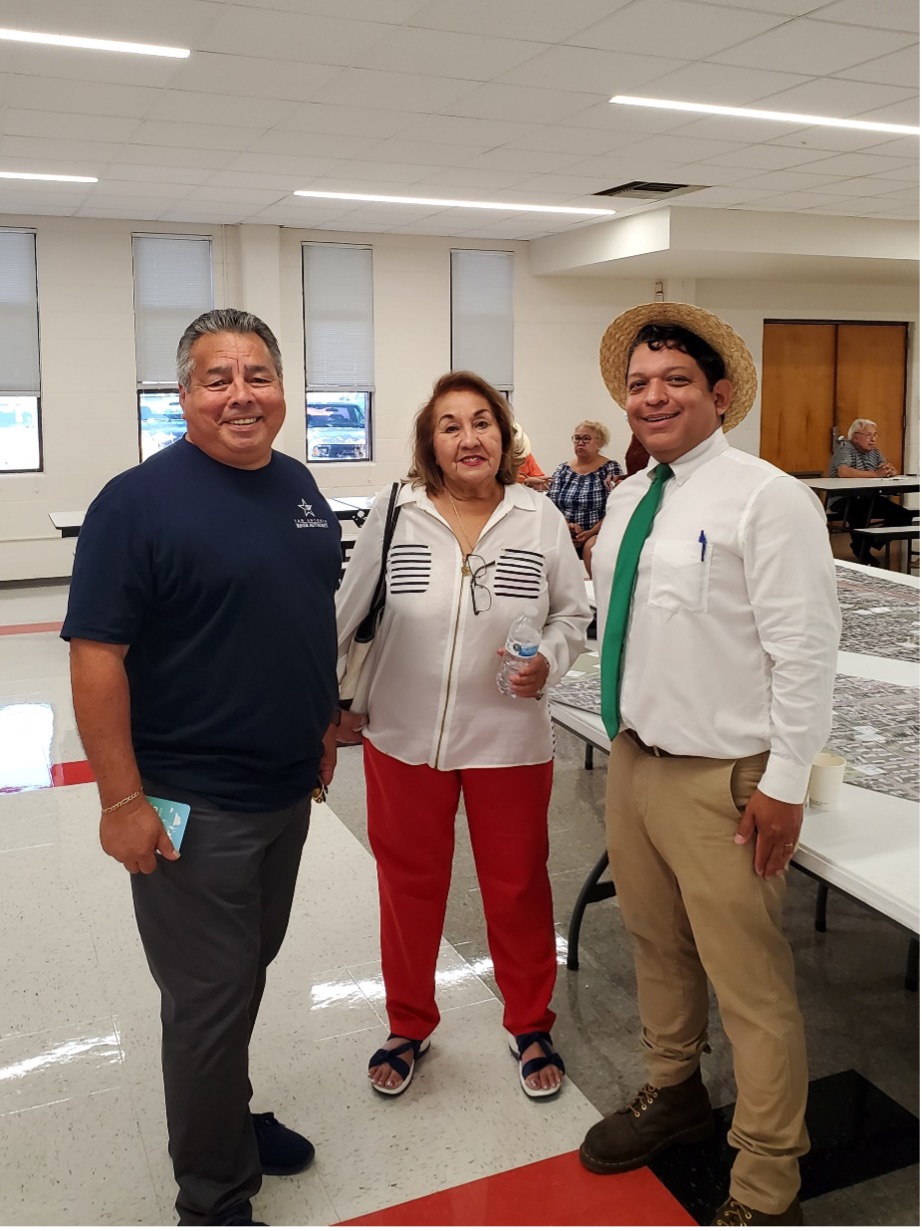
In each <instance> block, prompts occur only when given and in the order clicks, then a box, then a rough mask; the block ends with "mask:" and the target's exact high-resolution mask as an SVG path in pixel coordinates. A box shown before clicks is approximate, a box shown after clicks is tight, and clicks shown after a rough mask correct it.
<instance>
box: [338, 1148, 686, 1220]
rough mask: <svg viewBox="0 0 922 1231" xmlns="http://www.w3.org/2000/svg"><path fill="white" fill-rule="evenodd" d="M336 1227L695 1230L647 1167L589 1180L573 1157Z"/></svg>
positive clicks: (551, 1160)
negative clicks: (637, 1228) (685, 1228)
mask: <svg viewBox="0 0 922 1231" xmlns="http://www.w3.org/2000/svg"><path fill="white" fill-rule="evenodd" d="M336 1225H337V1226H340V1227H439V1226H443V1227H459V1226H462V1227H463V1226H469V1227H470V1226H473V1227H529V1226H531V1227H579V1226H582V1227H694V1226H697V1223H696V1222H695V1220H694V1219H693V1218H692V1216H691V1215H690V1214H689V1213H688V1211H687V1210H686V1209H684V1208H683V1207H682V1206H681V1205H679V1203H678V1201H676V1199H675V1197H673V1195H672V1194H671V1193H670V1192H669V1190H668V1189H667V1188H666V1187H665V1186H664V1185H662V1184H661V1183H660V1182H659V1180H658V1179H657V1178H656V1176H655V1175H654V1174H653V1172H652V1171H650V1170H649V1168H647V1167H642V1168H640V1170H639V1171H629V1172H626V1173H625V1174H624V1175H592V1174H591V1173H590V1172H588V1171H586V1169H585V1168H584V1167H582V1166H580V1162H579V1158H578V1155H577V1153H576V1151H575V1150H574V1151H572V1152H571V1153H569V1154H559V1155H558V1156H557V1157H556V1158H546V1159H543V1160H542V1161H541V1162H539V1163H529V1164H528V1165H527V1166H525V1167H515V1168H513V1169H512V1170H511V1171H502V1172H500V1173H499V1175H490V1176H486V1177H485V1178H484V1179H482V1180H472V1181H471V1182H470V1183H468V1184H459V1185H457V1187H455V1188H446V1189H445V1190H444V1192H440V1193H431V1194H430V1195H429V1196H428V1197H418V1198H417V1199H416V1200H415V1201H404V1202H403V1203H402V1204H401V1205H392V1206H391V1207H390V1208H389V1209H385V1210H379V1211H377V1212H376V1213H374V1214H364V1215H363V1216H362V1217H361V1218H349V1219H347V1220H346V1221H345V1222H341V1223H338V1224H336Z"/></svg>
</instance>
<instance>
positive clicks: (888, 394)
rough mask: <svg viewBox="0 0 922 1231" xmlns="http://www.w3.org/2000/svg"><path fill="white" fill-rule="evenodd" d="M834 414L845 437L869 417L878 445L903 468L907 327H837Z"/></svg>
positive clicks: (893, 463)
mask: <svg viewBox="0 0 922 1231" xmlns="http://www.w3.org/2000/svg"><path fill="white" fill-rule="evenodd" d="M838 331H839V344H838V348H837V351H838V354H837V362H836V399H835V417H836V423H837V424H838V427H839V431H840V432H841V433H842V435H844V434H845V433H846V432H847V431H848V427H849V424H850V423H851V422H852V421H853V420H854V419H873V420H874V422H875V423H876V424H877V447H878V449H880V451H881V453H883V455H884V457H885V458H886V459H887V461H888V462H890V464H891V465H893V466H895V467H896V469H897V473H899V474H902V472H903V417H904V412H905V405H906V342H907V337H906V326H905V325H863V324H855V325H845V324H842V325H839V326H838Z"/></svg>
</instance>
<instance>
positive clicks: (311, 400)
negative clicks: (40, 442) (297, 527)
mask: <svg viewBox="0 0 922 1231" xmlns="http://www.w3.org/2000/svg"><path fill="white" fill-rule="evenodd" d="M302 252H303V282H304V352H305V355H304V359H305V363H304V370H305V372H306V375H307V390H306V395H307V396H306V401H307V458H308V461H311V462H333V461H336V462H345V461H367V460H369V459H370V458H371V456H372V434H371V413H372V394H373V393H374V387H375V354H374V300H373V290H372V255H371V248H365V247H359V246H357V245H354V244H323V243H307V244H304V245H303V249H302Z"/></svg>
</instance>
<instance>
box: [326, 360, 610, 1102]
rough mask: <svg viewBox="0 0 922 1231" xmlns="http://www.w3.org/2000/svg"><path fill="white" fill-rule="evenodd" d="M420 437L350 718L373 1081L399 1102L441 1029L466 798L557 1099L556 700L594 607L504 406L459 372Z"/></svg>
mask: <svg viewBox="0 0 922 1231" xmlns="http://www.w3.org/2000/svg"><path fill="white" fill-rule="evenodd" d="M414 434H415V444H414V451H413V463H412V466H411V469H410V482H409V483H407V484H405V485H404V486H403V488H402V489H401V491H400V493H399V496H398V497H397V503H396V509H397V521H396V525H395V526H394V530H393V537H392V538H391V541H390V547H389V549H388V551H387V553H386V558H387V596H386V601H385V604H384V611H383V615H382V617H381V623H380V626H379V628H378V631H377V634H376V635H375V637H374V640H373V642H372V646H371V650H370V652H369V654H368V657H367V659H366V660H365V663H364V664H363V667H362V672H363V675H362V676H360V678H359V685H358V686H357V688H356V692H355V696H354V698H353V704H352V708H351V709H350V710H349V712H347V713H344V714H343V719H342V721H343V724H344V725H347V726H351V727H352V728H354V729H363V730H364V736H365V738H364V755H365V786H366V796H367V808H368V838H369V842H370V843H371V848H372V851H373V853H374V856H375V859H376V861H377V868H378V888H379V897H380V911H381V963H382V970H383V975H384V988H385V995H386V1005H387V1015H388V1023H389V1026H390V1031H391V1033H390V1037H389V1038H388V1040H387V1042H386V1044H385V1046H384V1047H382V1048H381V1049H380V1050H378V1051H376V1052H375V1054H374V1055H373V1056H372V1057H371V1059H370V1061H369V1064H368V1075H369V1077H370V1079H371V1083H372V1086H373V1088H374V1089H375V1090H376V1091H378V1092H379V1093H380V1094H387V1095H395V1094H400V1093H402V1092H403V1091H404V1090H405V1089H406V1088H407V1086H408V1085H409V1083H410V1081H411V1080H412V1077H413V1069H414V1065H415V1063H416V1061H417V1060H418V1059H419V1058H420V1056H422V1055H423V1053H424V1052H426V1051H427V1050H428V1048H429V1039H430V1036H431V1035H432V1032H433V1030H435V1028H436V1026H437V1025H438V1022H439V1010H438V1007H437V1005H436V999H435V968H436V960H437V957H438V951H439V941H440V937H441V933H442V924H443V922H444V919H445V907H446V901H447V898H448V887H449V882H450V879H451V864H452V850H453V847H454V832H455V814H456V812H457V810H458V804H459V801H460V798H461V796H462V795H463V796H464V805H465V812H466V814H467V826H468V830H469V832H470V839H471V846H472V848H473V853H474V862H475V865H476V868H477V878H478V881H479V884H480V893H481V899H482V901H483V909H484V914H485V916H486V921H487V938H488V942H489V946H490V954H491V956H492V958H493V969H494V972H495V975H496V981H497V983H498V984H499V989H500V992H501V993H502V996H503V1000H504V1002H505V1007H504V1010H503V1024H504V1026H505V1028H506V1030H507V1031H508V1032H509V1036H510V1040H509V1041H510V1047H511V1049H512V1051H513V1053H514V1055H515V1056H516V1057H517V1059H518V1060H519V1077H520V1081H521V1084H522V1088H523V1089H524V1091H525V1093H526V1094H527V1095H528V1096H529V1097H530V1098H543V1097H546V1096H548V1095H552V1094H556V1093H557V1091H558V1090H559V1089H560V1084H561V1081H562V1080H563V1074H564V1065H563V1061H562V1060H561V1058H560V1056H559V1055H557V1053H556V1052H555V1051H554V1047H553V1043H552V1041H551V1035H550V1031H551V1027H552V1025H553V1023H554V1019H555V1015H554V1013H553V1011H552V1009H551V1008H550V999H551V994H552V992H553V990H554V981H555V978H556V974H557V959H556V952H555V938H554V916H553V910H552V906H551V889H550V883H549V881H548V875H547V856H548V831H547V810H548V803H549V800H550V794H551V779H552V773H553V760H552V757H553V744H552V740H551V721H550V714H549V710H548V702H547V699H546V697H545V694H546V692H547V690H548V688H549V687H551V686H552V685H554V684H556V683H557V682H558V681H559V680H560V679H561V677H562V676H563V675H564V674H565V673H566V671H567V670H568V669H569V667H570V665H571V664H572V662H573V660H574V659H575V658H576V656H577V655H578V654H579V653H580V652H581V650H582V648H583V646H584V638H585V631H586V626H587V624H588V622H589V607H588V604H587V602H586V598H585V593H584V586H583V583H582V577H581V569H580V566H579V562H578V561H577V559H576V556H575V555H574V554H573V550H572V548H571V546H570V535H569V532H568V530H567V526H566V523H565V522H564V520H563V518H562V517H561V516H560V514H559V512H558V511H557V509H556V508H555V507H554V505H552V504H551V503H550V501H548V500H545V498H544V497H543V496H542V495H539V494H537V493H535V492H533V491H530V490H529V489H528V488H527V487H526V486H525V485H524V484H521V483H517V482H516V481H515V479H516V476H515V456H514V454H515V451H514V446H513V429H512V414H511V411H510V410H509V406H508V404H507V403H506V400H505V398H504V397H503V396H502V394H500V393H498V392H497V391H496V390H495V389H494V388H493V387H492V386H491V385H488V384H487V382H486V381H484V380H482V379H481V378H480V377H479V376H475V375H474V374H473V373H472V372H449V373H448V374H447V375H446V376H443V377H441V378H440V379H439V380H437V381H436V383H435V387H434V388H433V391H432V396H431V397H430V398H429V400H428V401H427V402H426V404H425V405H424V406H423V408H422V409H421V410H420V412H419V414H418V415H417V417H416V423H415V428H414ZM387 497H388V493H386V492H384V493H382V494H381V496H380V497H379V498H378V499H377V500H376V501H375V504H374V506H373V507H372V510H371V513H370V514H369V517H368V521H367V523H366V525H365V527H364V529H363V530H362V532H361V534H360V535H359V536H358V540H357V542H356V547H355V551H354V552H353V555H352V559H351V560H350V562H349V565H348V567H347V569H346V572H345V576H344V579H343V583H342V586H341V588H340V590H339V592H338V594H337V616H338V623H339V649H340V654H341V655H343V656H344V655H345V654H346V653H347V651H348V650H349V647H350V645H351V642H352V639H353V635H354V633H355V631H356V629H357V627H358V625H359V623H360V622H361V620H362V619H363V617H364V616H365V615H366V613H367V612H368V609H369V605H370V602H371V598H372V593H373V590H374V587H375V580H376V576H377V574H378V572H379V570H380V563H381V557H382V554H383V544H384V540H385V528H386V525H387V513H386V508H387V505H388V498H387ZM525 608H531V611H530V613H529V618H530V620H531V622H532V623H533V624H534V626H535V627H536V629H537V630H538V631H539V632H540V642H539V646H538V651H537V653H536V654H535V656H534V658H533V659H532V660H531V661H530V662H529V663H528V664H527V665H525V666H523V667H521V669H520V670H518V671H515V672H513V674H512V675H511V677H510V684H511V687H512V692H513V694H514V695H512V696H507V695H504V694H503V693H501V692H500V691H499V690H498V688H497V684H496V673H497V668H498V666H499V665H500V658H499V657H497V655H498V654H499V655H501V654H502V650H501V648H500V647H502V646H503V645H504V643H505V641H506V637H507V634H508V632H509V629H510V626H511V624H512V623H513V621H515V620H516V619H517V618H518V617H519V616H521V615H522V614H524V609H525ZM366 670H367V678H365V676H364V673H365V672H366ZM341 678H342V676H341ZM360 694H361V695H360ZM356 710H359V711H361V712H359V713H356V712H355V711H356Z"/></svg>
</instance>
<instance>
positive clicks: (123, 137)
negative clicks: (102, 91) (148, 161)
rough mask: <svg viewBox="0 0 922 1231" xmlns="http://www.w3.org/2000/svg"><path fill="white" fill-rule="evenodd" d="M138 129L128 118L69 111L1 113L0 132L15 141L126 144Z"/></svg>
mask: <svg viewBox="0 0 922 1231" xmlns="http://www.w3.org/2000/svg"><path fill="white" fill-rule="evenodd" d="M137 127H138V121H137V120H136V119H133V118H131V117H125V118H122V117H121V116H116V115H74V114H72V113H71V112H69V111H17V110H16V109H15V108H14V107H6V108H4V110H3V120H2V128H3V132H4V133H6V134H8V135H11V136H17V137H55V138H58V139H60V140H67V139H68V138H72V139H73V140H75V141H80V140H83V139H86V138H89V139H90V140H92V141H127V140H128V138H129V137H130V136H131V134H132V133H133V132H134V131H135V129H136V128H137Z"/></svg>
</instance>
